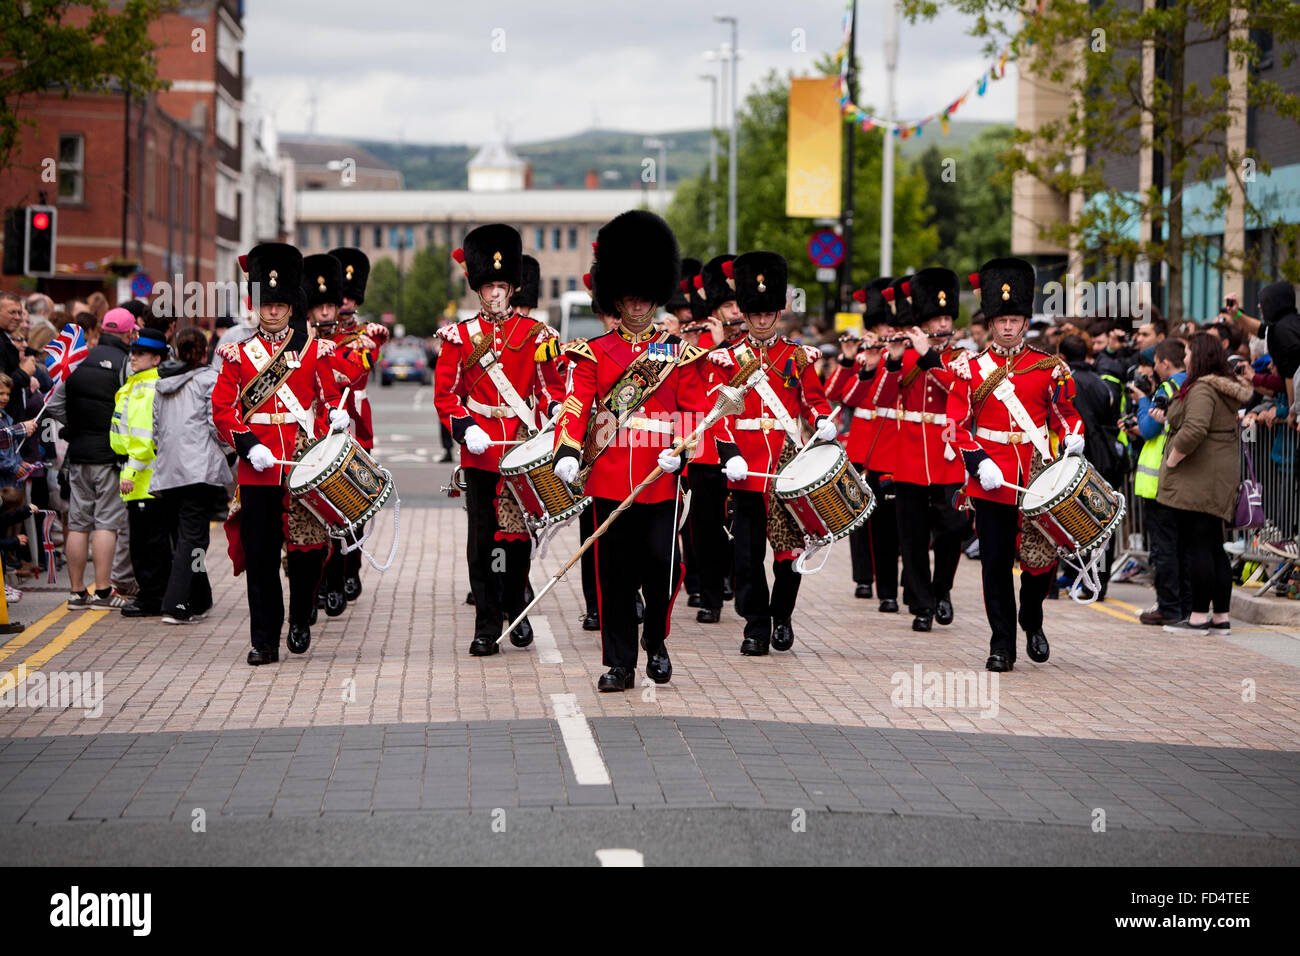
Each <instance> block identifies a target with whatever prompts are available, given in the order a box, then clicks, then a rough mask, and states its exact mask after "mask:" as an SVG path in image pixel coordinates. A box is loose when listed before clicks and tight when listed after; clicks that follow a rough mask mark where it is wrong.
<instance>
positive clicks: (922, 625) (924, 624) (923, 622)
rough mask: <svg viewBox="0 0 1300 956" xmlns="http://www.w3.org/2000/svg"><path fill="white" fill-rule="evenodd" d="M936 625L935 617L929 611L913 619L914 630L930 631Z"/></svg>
mask: <svg viewBox="0 0 1300 956" xmlns="http://www.w3.org/2000/svg"><path fill="white" fill-rule="evenodd" d="M933 625H934V615H933V614H931V613H930V612H929V611H922V612H921V613H920V614H918V615H917V616H916V617H914V618H912V630H914V631H928V630H930V628H931V627H933Z"/></svg>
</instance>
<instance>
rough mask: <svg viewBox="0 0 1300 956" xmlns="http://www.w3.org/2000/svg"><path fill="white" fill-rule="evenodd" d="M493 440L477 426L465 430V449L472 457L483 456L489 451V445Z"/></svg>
mask: <svg viewBox="0 0 1300 956" xmlns="http://www.w3.org/2000/svg"><path fill="white" fill-rule="evenodd" d="M491 441H492V439H490V438H488V433H487V432H485V431H484V430H483V429H481V428H479V427H478V426H477V425H470V426H469V428H467V429H465V449H466V450H467V451H468V452H469V453H470V454H471V455H481V454H483V452H485V451H487V450H488V445H489V444H490V443H491Z"/></svg>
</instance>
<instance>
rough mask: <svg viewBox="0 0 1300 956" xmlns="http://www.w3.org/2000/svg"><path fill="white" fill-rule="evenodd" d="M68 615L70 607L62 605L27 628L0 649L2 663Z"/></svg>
mask: <svg viewBox="0 0 1300 956" xmlns="http://www.w3.org/2000/svg"><path fill="white" fill-rule="evenodd" d="M67 613H68V606H67V605H66V604H60V605H59V606H58V607H56V608H55V609H54V610H53V611H50V612H49V613H48V614H46V615H45V616H44V617H43V618H41V619H40V620H39V621H37V622H35V623H34V624H32V625H30V626H29V627H27V629H26V630H24V631H23V632H22V633H21V634H19V635H18V636H17V637H15V638H14V639H13V640H12V641H10V642H9V643H7V644H5V645H4V646H3V647H0V661H2V660H4V659H5V658H6V657H8V656H9V655H11V654H12V653H13V652H14V651H17V650H20V649H22V648H24V647H26V646H27V645H28V644H30V643H31V642H32V641H34V640H36V638H38V637H40V636H41V634H42V633H44V632H45V630H46V629H47V628H49V626H50V625H51V624H53V623H54V622H55V621H57V620H58V619H59V618H61V617H63V616H64V615H65V614H67Z"/></svg>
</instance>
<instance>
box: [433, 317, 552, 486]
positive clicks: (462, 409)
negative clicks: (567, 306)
mask: <svg viewBox="0 0 1300 956" xmlns="http://www.w3.org/2000/svg"><path fill="white" fill-rule="evenodd" d="M474 321H477V322H478V324H479V334H480V335H491V336H492V351H493V352H495V353H496V356H497V360H498V361H499V363H500V365H501V368H502V369H503V370H504V372H505V374H506V378H507V379H508V380H509V382H510V384H511V385H513V386H514V389H515V391H516V392H518V394H519V397H520V398H521V399H523V400H524V401H525V402H528V401H529V399H530V397H536V398H537V400H538V401H537V404H538V405H540V406H541V409H540V410H541V413H542V414H543V415H544V414H545V413H546V409H547V406H548V405H550V403H551V402H552V401H555V400H556V399H555V396H554V395H553V394H552V392H551V390H550V386H549V385H548V384H547V378H546V376H545V375H544V374H543V371H542V370H543V366H544V364H549V360H544V361H543V362H539V361H538V360H537V357H536V354H535V353H536V351H537V346H538V345H540V344H542V343H544V342H545V341H546V340H547V339H549V338H553V337H554V336H555V331H554V330H553V329H551V328H549V327H548V326H547V325H546V323H544V322H539V321H537V320H536V319H530V318H527V317H526V316H522V315H519V314H518V313H514V314H512V315H510V316H509V317H508V318H506V319H504V320H502V321H501V322H496V323H493V322H489V321H488V320H487V319H486V318H484V317H483V316H482V315H479V316H477V317H476V319H467V320H465V321H464V322H459V323H457V324H456V325H445V326H443V327H442V328H440V329H439V330H438V335H439V336H441V337H442V340H443V342H442V349H441V351H439V352H438V364H437V366H436V367H435V369H434V375H433V389H434V391H433V403H434V406H435V407H436V408H437V410H438V417H439V418H441V419H442V420H443V421H444V422H446V423H448V424H449V425H450V426H451V427H452V430H453V433H455V434H456V436H457V438H458V439H459V437H460V435H461V434H463V430H464V429H466V428H468V427H469V426H470V425H471V424H474V425H477V426H478V427H479V428H481V429H483V431H485V432H487V434H488V437H489V438H490V439H491V440H492V441H500V442H504V441H512V440H513V439H514V437H515V434H516V433H517V432H518V431H519V426H520V422H519V419H518V417H517V416H516V415H515V413H514V412H513V411H509V406H508V405H507V403H506V400H505V399H504V398H502V397H501V392H500V391H499V390H498V389H497V386H496V383H494V382H493V381H492V379H491V377H490V376H489V375H488V372H487V370H486V369H484V368H483V367H482V366H480V365H474V366H472V367H467V365H468V362H469V359H470V357H471V354H472V353H473V352H474V343H473V342H471V341H470V335H471V332H470V325H471V323H472V322H474ZM482 408H488V409H496V412H495V413H494V412H492V411H480V410H477V409H482ZM527 424H529V425H530V426H535V425H538V424H540V421H533V422H528V423H527ZM511 447H512V446H510V445H490V446H488V450H487V451H485V452H484V453H483V454H481V455H472V454H470V452H469V449H468V448H464V447H462V448H461V452H460V463H461V465H462V466H464V467H467V468H481V469H483V470H484V471H500V470H501V457H502V456H503V455H504V454H506V452H508V451H509V450H510V448H511Z"/></svg>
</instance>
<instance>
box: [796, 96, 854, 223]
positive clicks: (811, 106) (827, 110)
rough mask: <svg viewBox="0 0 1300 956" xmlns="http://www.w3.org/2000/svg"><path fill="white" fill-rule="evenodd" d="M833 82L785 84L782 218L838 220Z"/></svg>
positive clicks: (838, 147) (838, 137)
mask: <svg viewBox="0 0 1300 956" xmlns="http://www.w3.org/2000/svg"><path fill="white" fill-rule="evenodd" d="M836 82H837V81H836V77H833V76H819V77H812V78H808V79H795V80H791V81H790V125H789V136H788V137H787V145H786V180H785V214H786V215H787V216H797V217H806V218H810V219H824V218H838V217H839V215H840V213H841V211H842V210H841V209H840V180H841V170H842V169H843V155H844V119H843V117H842V116H840V103H839V93H838V91H837V89H836Z"/></svg>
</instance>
